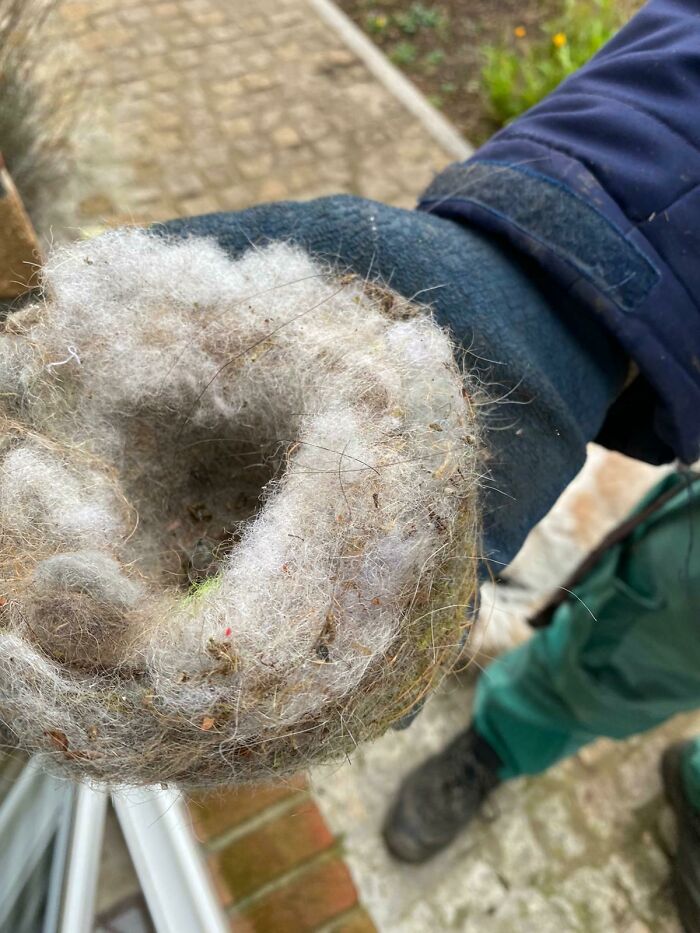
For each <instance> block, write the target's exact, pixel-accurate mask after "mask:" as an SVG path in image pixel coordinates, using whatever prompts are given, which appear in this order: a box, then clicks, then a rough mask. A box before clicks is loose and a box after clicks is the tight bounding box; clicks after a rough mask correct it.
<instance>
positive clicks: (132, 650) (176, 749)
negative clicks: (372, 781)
mask: <svg viewBox="0 0 700 933" xmlns="http://www.w3.org/2000/svg"><path fill="white" fill-rule="evenodd" d="M0 342H1V344H2V348H1V355H0V529H1V538H0V593H1V594H2V595H1V598H0V720H1V721H2V723H4V725H5V728H6V730H9V731H10V733H11V734H12V735H13V736H14V738H15V740H16V741H17V743H18V744H20V745H22V746H24V747H25V748H27V749H28V750H30V751H33V752H39V753H42V754H43V756H44V757H45V759H48V760H52V761H53V762H54V763H55V764H57V765H59V766H60V767H61V768H62V769H63V770H64V771H67V772H69V773H71V774H72V775H73V776H78V777H83V778H89V779H93V780H97V781H105V782H109V783H112V784H150V783H155V782H163V781H172V782H177V783H179V784H181V785H184V786H204V785H214V784H220V783H233V782H239V781H247V780H254V779H257V778H260V777H263V776H266V775H270V774H285V773H290V772H293V771H296V770H298V769H299V768H300V767H303V766H305V765H306V764H308V763H310V762H313V761H322V760H330V759H333V758H336V757H338V756H340V755H343V754H345V753H347V752H348V751H351V750H352V749H354V747H355V746H356V744H357V743H359V742H360V741H362V740H365V739H368V738H372V737H375V736H377V735H379V734H381V733H382V732H383V731H384V730H385V729H386V728H387V726H388V725H389V724H390V723H391V722H392V721H394V720H396V719H397V718H399V717H401V716H402V715H403V714H405V713H406V712H408V711H409V710H410V709H411V707H412V706H413V705H414V704H415V703H416V702H417V701H419V700H420V699H421V698H422V697H423V696H424V695H425V694H426V693H427V691H429V690H430V688H431V687H432V686H433V685H434V684H435V683H436V681H437V680H438V679H439V677H440V675H441V673H442V672H443V671H444V670H445V669H446V666H448V665H449V663H450V662H451V661H452V660H453V659H454V657H455V654H456V652H457V650H458V646H459V645H460V643H461V641H462V640H463V632H464V628H465V625H466V624H467V622H466V620H467V618H468V614H467V611H466V607H467V606H468V604H469V603H470V601H471V598H472V595H473V590H474V586H475V558H476V548H477V519H476V514H477V511H476V479H475V476H476V459H477V442H476V436H475V419H474V414H473V406H472V403H471V400H470V390H469V389H468V388H465V382H464V377H463V375H462V373H461V372H460V370H459V368H458V366H457V364H456V363H455V361H454V355H453V348H452V345H451V342H450V339H449V337H448V336H447V335H446V333H445V332H444V331H442V330H441V329H440V328H439V327H438V326H437V325H436V324H435V323H434V322H433V320H432V319H431V316H430V314H429V312H428V311H426V309H424V308H419V307H417V306H416V305H413V304H410V303H408V302H406V301H405V300H403V299H401V298H399V297H398V296H397V295H396V294H394V293H392V292H390V291H389V290H386V289H384V288H380V287H378V286H376V285H370V284H368V283H366V282H363V281H362V280H360V279H358V278H357V277H353V276H339V275H338V274H336V273H334V272H332V271H331V270H330V269H327V268H324V267H322V266H321V265H319V264H318V263H317V262H315V261H312V260H311V259H310V258H309V257H308V256H307V255H306V254H305V253H304V252H302V251H301V250H299V249H296V248H292V247H290V246H288V245H284V244H273V245H270V246H268V247H266V248H264V249H259V250H258V249H255V250H254V249H251V250H250V251H249V252H248V253H246V254H245V255H244V256H243V257H242V258H241V259H239V260H236V261H233V260H231V259H230V258H228V257H227V256H226V255H225V254H224V253H223V252H222V251H221V250H220V249H219V248H218V246H217V245H216V244H215V243H214V242H213V241H210V240H206V239H198V238H192V239H188V240H177V241H175V240H173V241H170V240H168V239H166V238H163V237H159V236H156V235H154V234H151V233H147V232H144V231H137V230H129V231H118V232H114V233H109V234H106V235H104V236H102V237H99V238H97V239H95V240H92V241H89V242H87V243H82V244H78V245H73V246H71V247H68V248H67V249H65V250H62V251H59V252H57V253H56V254H55V255H54V256H53V257H52V258H51V260H50V261H49V263H48V264H47V268H46V269H45V271H44V296H43V299H42V300H41V301H38V302H37V303H35V304H34V305H32V306H30V307H28V308H26V309H25V310H23V311H20V312H18V313H16V314H14V315H13V316H11V317H10V318H9V319H8V320H7V321H6V323H5V325H4V327H3V331H2V334H0Z"/></svg>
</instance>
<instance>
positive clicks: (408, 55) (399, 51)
mask: <svg viewBox="0 0 700 933" xmlns="http://www.w3.org/2000/svg"><path fill="white" fill-rule="evenodd" d="M417 54H418V50H417V49H416V47H415V45H414V44H413V43H412V42H397V43H396V45H395V46H394V47H393V48H392V49H391V51H390V52H389V58H390V59H391V60H392V62H393V63H394V64H395V65H410V64H412V63H413V62H414V61H415V60H416V55H417Z"/></svg>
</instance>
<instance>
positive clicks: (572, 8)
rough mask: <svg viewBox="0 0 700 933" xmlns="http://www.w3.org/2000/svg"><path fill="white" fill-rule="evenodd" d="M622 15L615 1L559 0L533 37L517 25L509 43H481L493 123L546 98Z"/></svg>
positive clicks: (618, 23)
mask: <svg viewBox="0 0 700 933" xmlns="http://www.w3.org/2000/svg"><path fill="white" fill-rule="evenodd" d="M624 19H625V15H624V12H622V11H621V10H620V8H619V4H618V3H617V2H616V0H564V3H563V8H562V11H561V13H560V14H559V16H557V17H556V18H554V19H552V20H551V21H549V22H548V23H546V24H545V25H544V27H543V28H542V31H541V35H540V36H538V37H537V38H535V39H530V38H529V37H528V36H527V33H526V30H525V28H524V27H522V26H519V27H517V28H516V29H515V30H514V37H515V39H514V41H513V40H510V41H508V42H504V43H503V44H501V45H498V46H486V47H484V49H483V54H484V58H485V64H484V68H483V70H482V83H483V89H484V92H485V94H486V97H487V98H488V101H489V104H490V107H491V110H492V113H493V115H494V117H495V118H496V120H497V121H498V122H499V124H501V125H503V124H505V123H508V122H509V121H510V120H512V119H514V118H515V117H517V116H518V115H519V114H521V113H522V112H523V111H525V110H528V109H529V108H530V107H532V106H534V104H536V103H538V101H540V100H542V98H543V97H546V95H547V94H549V93H550V91H553V90H554V88H555V87H557V85H558V84H559V83H560V82H561V81H562V80H563V79H564V78H566V77H567V76H568V75H570V74H572V72H574V71H576V69H577V68H580V67H581V65H584V64H585V63H586V62H587V61H588V60H589V58H591V57H592V56H593V55H595V53H596V52H597V51H598V49H600V48H601V46H603V45H604V44H605V43H606V42H607V41H608V39H610V38H611V37H612V36H613V35H614V34H615V32H616V31H617V30H618V29H619V28H620V26H621V25H622V23H623V22H624Z"/></svg>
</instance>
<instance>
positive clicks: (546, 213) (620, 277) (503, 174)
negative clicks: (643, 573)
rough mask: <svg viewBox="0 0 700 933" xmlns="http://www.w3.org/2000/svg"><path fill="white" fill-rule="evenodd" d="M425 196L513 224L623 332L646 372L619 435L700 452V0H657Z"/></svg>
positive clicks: (514, 238) (589, 305)
mask: <svg viewBox="0 0 700 933" xmlns="http://www.w3.org/2000/svg"><path fill="white" fill-rule="evenodd" d="M420 207H421V209H422V210H425V211H430V212H434V213H437V214H439V215H441V216H443V217H450V218H452V219H459V220H462V221H466V222H468V223H469V224H471V225H473V226H477V227H480V228H481V229H484V230H488V231H490V232H492V233H496V234H497V235H499V236H500V237H503V238H505V239H507V240H508V241H509V242H510V243H511V244H513V245H515V246H516V248H517V249H519V250H521V251H523V252H525V253H527V254H528V255H529V256H530V257H532V258H534V259H535V260H536V262H537V263H538V264H539V265H540V266H541V267H542V268H543V269H544V271H545V272H546V274H548V275H550V276H552V277H553V278H554V279H555V280H556V281H557V282H558V283H559V284H560V285H562V286H564V288H565V289H566V290H567V291H568V293H569V294H570V295H571V297H572V298H576V299H577V300H578V302H577V305H578V306H580V307H583V308H584V309H585V311H584V313H589V314H591V315H595V316H596V318H597V319H598V320H600V321H601V322H603V324H604V325H605V327H606V328H607V329H608V331H609V332H610V333H611V334H612V335H614V337H615V338H616V339H617V340H618V341H619V342H620V343H621V344H622V346H623V348H624V349H625V351H626V352H627V353H628V354H629V357H630V358H631V359H632V360H633V361H634V362H635V363H636V364H637V366H638V368H639V371H640V373H641V376H640V379H638V380H637V381H636V383H633V385H632V387H631V388H630V389H629V390H628V392H627V393H623V396H622V398H621V399H620V400H619V404H618V409H617V410H618V412H622V413H623V415H622V417H619V416H618V418H617V420H615V418H614V412H613V413H611V415H612V416H613V417H612V420H611V421H610V424H609V426H608V431H607V433H605V432H604V433H605V439H606V442H607V443H608V444H609V445H610V446H616V447H617V448H618V449H622V450H623V451H625V452H627V453H630V454H632V455H636V456H643V457H645V459H648V460H651V461H652V462H662V461H664V460H668V459H671V458H672V457H673V456H677V457H679V458H680V459H681V460H684V461H686V462H692V461H693V460H695V459H697V458H698V457H700V3H699V2H698V0H651V2H650V3H648V4H647V5H646V6H645V7H644V8H643V9H642V10H641V11H640V13H638V14H637V16H636V17H635V18H634V19H633V20H632V21H631V22H630V23H629V24H628V25H627V26H626V27H625V28H624V29H622V30H621V31H620V32H619V33H618V35H617V36H616V37H615V38H614V39H613V40H612V41H611V42H610V43H608V45H607V46H605V48H604V49H603V50H602V51H601V52H599V53H598V55H597V56H595V57H594V58H593V59H592V60H591V62H589V63H588V64H587V65H586V66H585V67H584V68H582V69H581V70H580V71H578V72H576V74H574V75H572V76H571V77H570V78H569V79H567V80H566V81H565V82H564V83H563V84H562V85H561V86H560V87H559V88H558V89H557V90H556V91H555V92H554V93H553V94H551V95H550V96H549V97H547V98H546V99H545V100H544V101H543V102H542V103H540V104H538V105H537V106H536V107H534V108H532V109H531V110H530V111H528V112H527V113H526V114H524V115H523V116H522V117H520V118H519V119H518V120H516V121H515V122H514V123H512V124H511V125H510V126H508V127H507V128H506V129H504V130H502V131H501V132H500V133H498V134H497V135H496V136H494V137H493V138H492V139H491V140H490V141H489V142H488V143H486V145H484V146H483V147H482V148H481V149H479V150H478V151H477V152H476V154H475V155H474V156H473V157H472V158H471V159H470V160H468V161H467V162H465V163H461V164H457V165H453V166H451V167H450V168H448V169H447V170H446V171H445V172H443V173H442V174H441V175H439V176H438V177H437V178H436V180H435V181H434V182H433V184H432V185H431V186H430V187H429V188H428V190H427V191H426V192H425V194H424V195H423V197H422V199H421V202H420ZM625 411H627V413H629V412H630V411H632V412H633V413H634V416H635V424H637V425H639V429H638V430H635V431H630V430H625V424H626V423H627V424H629V419H628V418H626V417H625V415H624V412H625ZM645 431H646V435H647V436H646V437H644V438H643V437H642V436H641V434H643V433H644V432H645Z"/></svg>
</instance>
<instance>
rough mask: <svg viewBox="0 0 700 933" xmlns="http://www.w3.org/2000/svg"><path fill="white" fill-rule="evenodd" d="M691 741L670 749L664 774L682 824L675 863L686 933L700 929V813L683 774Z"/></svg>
mask: <svg viewBox="0 0 700 933" xmlns="http://www.w3.org/2000/svg"><path fill="white" fill-rule="evenodd" d="M688 744H689V743H688V742H679V743H678V744H677V745H672V746H671V747H670V748H667V749H666V751H665V752H664V756H663V758H662V760H661V774H662V777H663V781H664V787H665V789H666V796H667V797H668V800H669V802H670V804H671V806H672V807H673V809H674V811H675V814H676V822H677V824H678V850H677V852H676V858H675V860H674V863H673V889H674V895H675V899H676V907H677V909H678V918H679V920H680V921H681V924H682V926H683V929H684V930H685V931H686V933H700V813H698V811H697V810H696V809H695V807H693V806H692V804H691V803H690V801H689V800H688V798H687V796H686V793H685V788H684V786H683V779H682V775H681V759H682V757H683V752H684V751H685V749H686V747H687V746H688Z"/></svg>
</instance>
